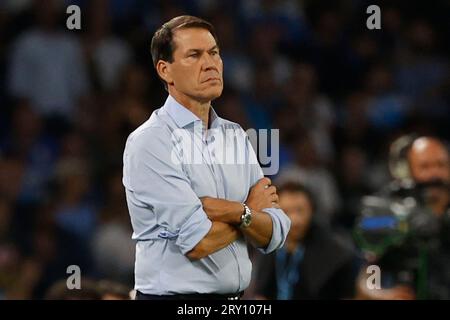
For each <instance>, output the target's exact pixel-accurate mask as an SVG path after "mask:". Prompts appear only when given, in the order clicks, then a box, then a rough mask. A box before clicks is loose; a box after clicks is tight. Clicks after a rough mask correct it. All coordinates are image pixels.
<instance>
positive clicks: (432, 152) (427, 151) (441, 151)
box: [410, 138, 448, 159]
mask: <svg viewBox="0 0 450 320" xmlns="http://www.w3.org/2000/svg"><path fill="white" fill-rule="evenodd" d="M410 156H411V157H412V158H413V159H430V158H435V157H437V156H438V157H445V158H448V151H447V149H446V147H445V146H444V145H443V144H442V143H441V142H440V141H437V140H434V139H425V138H422V139H418V140H416V141H415V142H414V144H413V145H412V148H411V152H410Z"/></svg>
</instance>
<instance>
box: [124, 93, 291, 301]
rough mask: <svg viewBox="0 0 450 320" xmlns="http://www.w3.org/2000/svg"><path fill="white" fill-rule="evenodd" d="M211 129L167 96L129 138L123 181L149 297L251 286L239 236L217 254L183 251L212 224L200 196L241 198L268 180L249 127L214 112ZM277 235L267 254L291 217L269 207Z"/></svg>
mask: <svg viewBox="0 0 450 320" xmlns="http://www.w3.org/2000/svg"><path fill="white" fill-rule="evenodd" d="M210 115H211V122H210V123H211V126H210V128H209V129H208V130H205V128H204V127H203V123H202V121H201V120H200V119H199V118H198V117H197V116H195V115H194V114H193V113H192V112H191V111H189V110H188V109H186V108H185V107H183V106H182V105H180V104H179V103H178V102H177V101H176V100H175V99H174V98H173V97H171V96H169V97H168V98H167V100H166V102H165V104H164V106H163V107H162V108H159V109H157V110H156V111H154V112H153V114H152V115H151V117H150V119H149V120H147V121H146V122H145V123H144V124H142V125H141V126H140V127H139V128H137V129H136V130H135V131H134V132H133V133H131V134H130V136H129V137H128V140H127V143H126V146H125V151H124V157H123V161H124V167H123V184H124V186H125V191H126V198H127V204H128V209H129V213H130V217H131V223H132V226H133V236H132V238H133V239H134V240H136V241H137V243H136V262H135V289H136V290H139V291H140V292H142V293H145V294H156V295H170V294H189V293H219V294H226V293H236V292H239V291H242V290H244V289H246V288H247V287H248V285H249V282H250V278H251V269H252V264H251V261H250V259H249V256H248V250H247V243H246V241H245V238H243V237H241V238H239V239H238V240H236V241H234V242H233V243H231V244H229V245H228V246H227V247H225V248H223V249H221V250H219V251H216V252H214V253H213V254H211V255H209V256H207V257H205V258H202V259H199V260H191V259H189V258H188V257H187V256H186V253H188V252H189V251H190V250H192V249H193V248H194V247H195V246H196V245H197V243H198V242H199V241H200V240H201V239H202V238H203V237H205V235H206V234H207V233H208V231H209V230H210V228H211V225H212V222H211V221H210V220H209V219H208V217H207V215H206V213H205V211H204V210H203V207H202V203H201V201H200V199H199V198H200V197H204V196H209V197H214V198H222V199H227V200H232V201H239V202H244V201H245V199H246V198H247V196H248V192H249V189H250V188H251V187H252V186H253V185H254V184H255V183H256V182H257V181H258V180H259V179H260V178H262V177H263V172H262V169H261V167H260V166H259V164H258V163H257V161H256V155H255V152H254V150H253V148H252V146H251V144H250V141H249V139H248V136H247V135H246V133H245V131H244V130H243V129H242V128H241V127H240V126H239V125H238V124H236V123H233V122H231V121H227V120H224V119H222V118H220V117H218V116H217V114H216V113H215V112H214V110H213V109H212V110H211V113H210ZM264 211H265V212H267V213H268V214H269V215H270V217H271V218H272V222H273V234H272V239H271V241H270V243H269V245H268V246H267V247H266V248H264V249H263V248H259V250H260V251H262V252H263V253H270V252H272V251H274V250H275V249H277V248H280V247H281V246H282V245H283V244H284V241H285V240H286V236H287V234H288V231H289V228H290V220H289V218H288V217H287V216H286V215H285V213H284V212H283V211H282V210H280V209H276V208H267V209H264Z"/></svg>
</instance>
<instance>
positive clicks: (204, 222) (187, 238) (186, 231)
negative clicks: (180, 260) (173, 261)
mask: <svg viewBox="0 0 450 320" xmlns="http://www.w3.org/2000/svg"><path fill="white" fill-rule="evenodd" d="M211 227H212V221H211V220H209V219H208V217H207V215H206V213H205V212H204V211H203V209H202V208H200V209H198V210H197V211H195V212H194V214H192V215H191V216H190V217H189V219H188V220H187V221H186V222H185V223H184V224H183V226H182V227H181V228H180V231H179V233H178V237H177V240H176V242H175V244H176V245H177V246H178V247H179V248H180V250H181V252H182V253H183V254H184V255H185V254H187V253H188V252H189V251H191V250H192V249H194V247H195V246H196V245H197V244H198V243H199V242H200V240H202V239H203V238H204V237H205V236H206V235H207V234H208V232H209V230H210V229H211Z"/></svg>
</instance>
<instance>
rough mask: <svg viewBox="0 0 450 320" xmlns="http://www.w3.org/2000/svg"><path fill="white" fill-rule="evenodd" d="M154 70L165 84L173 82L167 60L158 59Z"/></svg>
mask: <svg viewBox="0 0 450 320" xmlns="http://www.w3.org/2000/svg"><path fill="white" fill-rule="evenodd" d="M156 71H157V72H158V75H159V77H160V78H161V79H163V80H164V81H165V82H166V83H167V84H172V83H173V79H172V75H171V72H170V63H169V62H167V61H164V60H159V61H158V63H157V64H156Z"/></svg>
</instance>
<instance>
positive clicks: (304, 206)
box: [279, 191, 313, 241]
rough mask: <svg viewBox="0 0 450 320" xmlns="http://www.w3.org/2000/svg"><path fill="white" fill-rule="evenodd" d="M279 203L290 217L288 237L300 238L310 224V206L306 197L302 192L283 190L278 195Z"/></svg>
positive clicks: (292, 238)
mask: <svg viewBox="0 0 450 320" xmlns="http://www.w3.org/2000/svg"><path fill="white" fill-rule="evenodd" d="M279 197H280V199H279V204H280V207H281V208H282V209H283V211H284V212H285V213H286V214H287V216H288V217H289V219H291V229H290V231H289V234H288V238H290V239H291V240H296V241H298V240H301V239H303V238H304V236H305V235H306V232H307V231H308V228H309V225H310V224H311V217H312V214H313V213H312V207H311V203H310V201H309V200H308V197H307V196H306V195H305V194H304V193H302V192H290V191H285V192H282V193H281V194H280V195H279Z"/></svg>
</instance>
